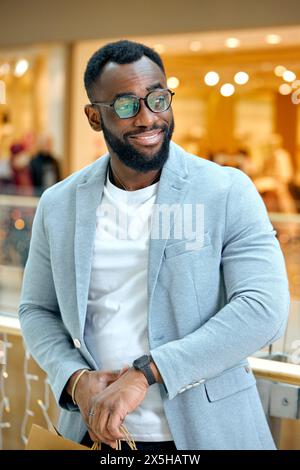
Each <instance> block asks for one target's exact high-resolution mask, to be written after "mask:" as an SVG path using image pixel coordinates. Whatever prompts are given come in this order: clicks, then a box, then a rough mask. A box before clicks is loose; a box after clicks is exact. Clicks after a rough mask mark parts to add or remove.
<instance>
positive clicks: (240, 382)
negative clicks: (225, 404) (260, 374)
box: [204, 366, 256, 402]
mask: <svg viewBox="0 0 300 470" xmlns="http://www.w3.org/2000/svg"><path fill="white" fill-rule="evenodd" d="M255 383H256V380H255V377H254V375H253V373H252V372H251V370H250V368H249V367H248V366H242V367H237V368H236V369H233V370H229V371H226V372H223V374H221V375H219V376H217V377H214V378H213V379H210V380H207V381H206V382H205V383H204V387H205V390H206V395H207V398H208V401H210V402H214V401H217V400H222V399H223V398H226V397H229V396H230V395H233V394H234V393H238V392H241V391H242V390H246V389H247V388H249V387H252V386H253V385H254V384H255Z"/></svg>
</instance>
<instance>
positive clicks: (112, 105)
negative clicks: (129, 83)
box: [91, 88, 175, 119]
mask: <svg viewBox="0 0 300 470" xmlns="http://www.w3.org/2000/svg"><path fill="white" fill-rule="evenodd" d="M158 91H168V92H169V93H170V96H171V99H170V104H169V106H168V107H167V108H166V109H165V110H164V111H153V109H151V108H150V106H149V104H148V97H149V95H151V94H152V93H156V92H158ZM174 95H175V92H174V91H172V90H169V88H162V89H157V90H152V91H149V93H148V94H147V95H146V96H145V97H144V98H142V97H141V96H136V95H130V94H128V95H122V96H117V97H116V98H115V99H114V101H113V102H112V103H104V102H101V101H93V102H92V103H91V104H92V105H96V106H97V105H99V106H105V107H107V108H112V109H113V110H114V112H115V114H116V115H117V116H118V118H119V119H130V118H133V117H134V116H136V115H137V114H138V113H139V112H140V109H141V106H140V100H143V101H144V103H145V105H146V106H147V108H148V109H150V111H152V113H164V112H166V111H168V109H169V108H170V106H171V104H172V99H173V96H174ZM127 96H132V97H134V98H137V99H138V100H139V107H138V109H137V112H136V113H135V114H133V115H132V116H129V117H120V116H119V115H118V113H117V111H116V109H115V102H116V101H117V100H118V99H119V98H124V97H127Z"/></svg>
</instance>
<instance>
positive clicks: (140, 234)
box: [84, 178, 173, 441]
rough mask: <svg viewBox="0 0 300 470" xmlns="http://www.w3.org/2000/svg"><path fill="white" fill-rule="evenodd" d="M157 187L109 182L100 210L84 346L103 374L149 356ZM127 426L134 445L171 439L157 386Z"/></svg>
mask: <svg viewBox="0 0 300 470" xmlns="http://www.w3.org/2000/svg"><path fill="white" fill-rule="evenodd" d="M157 188H158V183H155V184H152V185H151V186H148V187H146V188H142V189H138V190H136V191H125V190H123V189H120V188H118V187H116V186H114V185H113V184H112V183H111V182H110V180H109V178H107V181H106V184H105V186H104V191H103V196H102V200H101V203H100V205H99V207H98V208H97V213H96V216H97V229H96V236H95V241H94V251H93V260H92V271H91V279H90V287H89V296H88V307H87V316H86V323H85V330H84V335H85V342H86V344H87V347H88V349H89V351H90V352H91V354H92V356H93V357H94V359H95V361H96V363H97V364H100V363H101V366H102V369H103V370H117V369H121V368H122V367H123V366H124V365H129V366H131V365H132V362H133V361H134V359H136V358H138V357H140V356H142V355H143V354H149V342H148V334H147V320H148V318H147V317H148V295H147V271H148V251H149V238H150V231H149V228H150V219H151V215H152V211H153V204H154V202H155V198H156V192H157ZM125 424H126V426H127V428H128V430H129V432H130V433H131V435H132V436H133V438H134V439H135V440H136V441H169V440H173V438H172V435H171V433H170V430H169V427H168V423H167V420H166V417H165V413H164V410H163V404H162V399H161V396H160V392H159V385H158V384H154V385H151V387H149V388H148V391H147V395H146V397H145V399H144V401H143V402H142V403H141V404H140V406H139V407H138V408H137V409H136V410H134V411H133V412H132V413H130V414H129V415H127V417H126V419H125Z"/></svg>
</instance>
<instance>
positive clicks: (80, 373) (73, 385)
mask: <svg viewBox="0 0 300 470" xmlns="http://www.w3.org/2000/svg"><path fill="white" fill-rule="evenodd" d="M86 372H90V369H79V370H77V371H76V372H74V374H72V375H71V377H70V378H69V380H68V383H67V385H66V392H67V393H68V395H70V397H71V398H72V401H73V403H74V405H76V404H77V403H76V400H75V393H76V389H77V387H78V385H79V383H80V382H81V381H82V380H83V377H84V375H85V373H86Z"/></svg>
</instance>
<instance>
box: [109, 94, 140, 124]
mask: <svg viewBox="0 0 300 470" xmlns="http://www.w3.org/2000/svg"><path fill="white" fill-rule="evenodd" d="M139 106H140V105H139V100H138V98H137V97H135V96H130V95H128V96H120V97H119V98H117V99H116V101H115V104H114V108H115V111H116V113H117V115H118V116H119V118H121V119H126V118H129V117H132V116H135V115H136V114H137V113H138V110H139Z"/></svg>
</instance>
